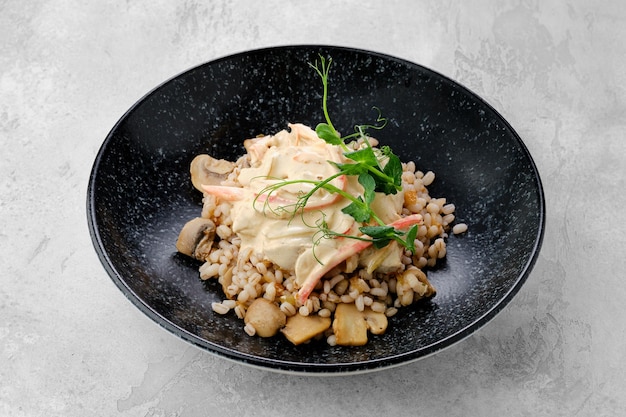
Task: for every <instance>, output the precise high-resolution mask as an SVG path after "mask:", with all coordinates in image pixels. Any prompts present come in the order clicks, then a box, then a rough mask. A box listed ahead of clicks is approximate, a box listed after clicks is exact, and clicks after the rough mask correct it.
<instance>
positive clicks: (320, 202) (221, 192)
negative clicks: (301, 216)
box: [202, 175, 347, 211]
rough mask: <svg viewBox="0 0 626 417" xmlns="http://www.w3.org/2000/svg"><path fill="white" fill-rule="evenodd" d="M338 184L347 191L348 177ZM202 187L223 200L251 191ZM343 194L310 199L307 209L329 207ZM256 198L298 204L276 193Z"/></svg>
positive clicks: (341, 179)
mask: <svg viewBox="0 0 626 417" xmlns="http://www.w3.org/2000/svg"><path fill="white" fill-rule="evenodd" d="M335 180H336V181H337V184H338V185H339V186H338V187H337V188H339V189H341V190H342V191H345V189H346V184H347V179H346V176H345V175H340V176H339V177H337V178H335ZM202 189H203V191H204V192H205V193H207V194H211V195H214V196H216V197H218V198H219V199H220V200H223V201H240V200H243V199H245V198H246V197H247V196H249V195H250V194H249V193H251V191H250V190H247V189H245V188H241V187H230V186H227V185H206V184H202ZM340 197H341V196H340V195H339V194H338V193H332V194H331V193H329V194H328V195H327V196H325V197H324V198H320V199H316V200H313V199H311V200H309V201H307V205H306V206H305V207H304V210H305V211H309V210H315V209H320V208H323V207H328V206H330V205H331V204H333V203H335V202H336V201H337V200H338V199H339V198H340ZM255 198H256V200H257V201H258V202H260V203H263V202H265V201H269V202H270V203H273V204H282V205H285V206H287V205H293V204H296V201H295V200H289V199H286V198H282V197H278V196H275V195H270V196H269V197H268V196H267V195H266V194H255Z"/></svg>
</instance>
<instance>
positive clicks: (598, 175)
mask: <svg viewBox="0 0 626 417" xmlns="http://www.w3.org/2000/svg"><path fill="white" fill-rule="evenodd" d="M556 3H557V2H540V1H538V0H535V1H532V0H528V1H520V0H507V1H500V0H498V1H496V0H492V1H483V2H471V4H470V2H464V4H461V2H460V1H459V2H454V1H430V2H429V1H410V0H397V1H385V2H383V1H378V2H367V1H362V0H359V1H347V0H344V1H337V0H333V1H329V0H314V1H311V0H307V1H297V2H296V1H293V2H288V1H276V0H274V1H265V2H263V1H239V2H235V1H230V0H229V1H225V0H222V1H207V2H200V1H180V2H174V1H165V0H157V1H109V2H82V1H71V0H66V1H41V0H29V1H28V2H26V1H23V0H4V1H0V140H1V142H0V144H1V145H2V146H1V151H0V279H1V281H0V415H3V416H5V415H6V416H85V415H102V416H110V415H121V416H214V415H215V416H218V415H219V416H224V417H225V416H245V415H259V416H270V415H272V416H273V415H294V414H295V415H299V416H314V415H331V413H332V415H336V416H349V415H395V416H401V415H406V416H409V415H410V416H414V415H429V416H502V415H507V416H533V417H537V416H598V415H600V416H616V415H626V396H625V395H624V393H625V392H626V301H625V300H626V282H625V280H624V278H625V277H624V274H625V273H624V271H625V269H626V268H625V266H626V265H625V263H626V261H625V256H624V255H625V249H626V226H625V225H624V222H623V220H622V219H621V216H620V214H619V213H624V206H625V203H626V197H625V196H626V193H625V192H624V189H625V188H626V184H625V178H626V164H625V157H626V141H625V140H624V136H625V134H626V91H625V89H624V88H625V85H626V69H625V68H626V55H625V52H626V46H624V43H623V39H624V38H626V9H625V8H624V5H623V3H622V2H621V1H617V0H613V1H608V0H607V1H561V2H558V4H556ZM302 43H323V44H335V45H342V46H354V47H359V48H364V49H371V50H375V51H380V52H385V53H388V54H392V55H396V56H399V57H401V58H405V59H408V60H411V61H414V62H417V63H419V64H422V65H425V66H428V67H430V68H432V69H434V70H436V71H439V72H441V73H443V74H445V75H448V76H450V77H452V78H453V79H455V80H457V81H459V82H460V83H462V84H464V85H465V86H467V87H469V88H470V89H472V90H473V91H475V92H476V93H478V94H479V95H481V96H482V97H484V98H485V99H486V100H487V101H488V102H489V103H490V104H492V105H493V106H494V107H495V108H496V109H497V110H498V111H500V112H501V113H502V114H503V116H504V117H505V118H506V119H507V120H508V121H509V122H510V123H511V124H512V125H513V127H514V128H515V129H516V130H517V131H518V133H519V134H520V135H521V136H522V138H523V139H524V141H525V143H526V144H527V146H528V148H529V149H530V151H531V153H532V155H533V157H534V158H535V162H536V163H537V165H538V168H539V171H540V173H541V175H542V178H543V181H544V187H545V192H546V196H547V212H548V219H547V228H546V236H545V241H544V245H543V250H542V252H541V255H540V256H539V259H538V261H537V265H536V267H535V269H534V271H533V273H532V274H531V276H530V278H529V279H528V281H527V283H526V285H525V286H524V287H523V288H522V290H521V291H520V293H519V294H518V295H517V296H516V298H515V299H514V300H513V301H512V303H511V304H510V305H509V306H508V307H507V308H506V309H505V310H504V311H503V312H501V313H500V314H499V315H497V316H496V318H495V319H494V320H493V321H492V322H491V323H490V324H488V325H487V326H486V327H484V328H483V329H481V330H480V331H478V332H477V333H475V334H473V335H472V336H471V337H469V338H468V339H466V340H464V341H463V342H461V343H459V344H456V345H454V346H453V347H451V348H449V349H447V350H445V351H443V352H440V353H439V354H436V355H434V356H431V357H428V358H426V359H423V360H421V361H418V362H416V363H412V364H409V365H406V366H403V367H399V368H395V369H390V370H386V371H382V372H377V373H374V374H368V375H360V376H350V377H347V378H341V377H335V378H312V377H302V376H286V375H281V374H276V373H271V372H268V371H263V370H257V369H251V368H249V367H245V366H241V365H238V364H235V363H232V362H229V361H225V360H223V359H220V358H216V357H214V356H211V355H210V354H207V353H204V352H202V351H199V350H198V349H196V348H194V347H191V346H189V345H188V344H186V343H185V342H183V341H181V340H179V339H178V338H176V337H175V336H172V335H170V334H169V333H167V332H165V331H164V330H162V329H161V328H160V327H158V326H157V325H156V324H154V323H153V322H151V321H150V320H149V319H148V318H147V317H146V316H144V315H143V314H142V313H140V312H139V311H138V310H137V309H136V308H135V307H133V306H132V305H131V303H130V302H128V301H127V300H126V299H125V298H124V296H123V295H122V293H121V292H120V291H119V290H118V289H117V288H116V287H115V285H114V284H113V283H112V282H111V281H110V279H109V278H108V277H107V275H106V273H105V271H104V269H103V268H102V266H101V265H100V263H99V261H98V259H97V257H96V254H95V251H94V249H93V247H92V244H91V241H90V238H89V233H88V230H87V222H86V216H85V195H86V188H87V181H88V176H89V172H90V169H91V165H92V163H93V159H94V157H95V155H96V153H97V151H98V149H99V147H100V145H101V143H102V141H103V139H104V137H105V136H106V134H107V133H108V131H109V130H110V129H111V127H112V126H113V124H114V123H115V122H116V121H117V120H118V118H119V117H121V115H122V114H123V113H124V111H125V110H126V109H128V108H129V107H130V106H131V105H132V104H133V103H134V102H135V101H136V100H137V99H139V98H140V97H141V96H142V95H144V94H145V93H146V92H147V91H149V90H150V89H152V88H153V87H154V86H156V85H157V84H159V83H161V82H162V81H164V80H165V79H168V78H170V77H172V76H174V75H176V74H178V73H179V72H181V71H183V70H185V69H187V68H189V67H191V66H195V65H197V64H200V63H202V62H205V61H208V60H211V59H214V58H218V57H221V56H224V55H228V54H231V53H235V52H240V51H243V50H247V49H251V48H258V47H265V46H275V45H284V44H302Z"/></svg>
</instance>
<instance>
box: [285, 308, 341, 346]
mask: <svg viewBox="0 0 626 417" xmlns="http://www.w3.org/2000/svg"><path fill="white" fill-rule="evenodd" d="M330 323H331V320H330V317H321V316H318V315H310V316H303V315H302V314H299V313H298V314H295V315H293V316H291V317H289V318H288V319H287V324H286V325H285V327H283V329H282V330H281V332H282V333H283V334H284V335H285V337H286V338H287V340H289V341H290V342H291V343H293V344H294V345H300V344H302V343H304V342H306V341H307V340H311V339H312V338H314V337H315V336H317V335H319V334H322V333H324V332H325V331H326V329H328V328H329V327H330Z"/></svg>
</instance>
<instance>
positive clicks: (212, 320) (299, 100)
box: [87, 46, 545, 374]
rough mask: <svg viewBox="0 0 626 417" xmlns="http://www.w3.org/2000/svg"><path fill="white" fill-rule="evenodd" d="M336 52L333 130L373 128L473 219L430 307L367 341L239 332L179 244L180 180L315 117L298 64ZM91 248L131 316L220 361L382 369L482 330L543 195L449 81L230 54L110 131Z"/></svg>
mask: <svg viewBox="0 0 626 417" xmlns="http://www.w3.org/2000/svg"><path fill="white" fill-rule="evenodd" d="M318 54H322V55H324V56H329V57H332V58H333V67H332V70H331V79H330V95H329V99H328V103H329V108H330V112H331V114H332V117H333V121H334V124H335V125H336V127H337V129H338V130H339V131H343V132H348V131H352V129H353V126H354V125H355V124H357V123H364V122H369V121H373V120H375V117H376V116H377V114H376V112H375V111H374V110H373V109H372V108H373V106H376V107H378V108H379V109H380V110H381V111H382V113H383V115H384V116H386V117H387V118H388V119H389V123H388V124H387V126H386V127H385V128H384V130H382V131H381V132H377V134H376V136H377V138H378V139H379V140H380V142H381V144H383V145H390V146H391V148H392V149H393V150H394V152H395V153H396V154H398V155H400V156H401V158H402V159H403V160H404V161H409V160H413V161H415V162H416V165H417V166H418V168H419V169H421V170H423V171H427V170H432V171H434V172H435V173H436V175H437V178H436V180H435V183H434V184H433V185H432V186H431V187H429V189H430V191H431V195H433V196H445V197H447V199H448V201H449V202H453V203H454V204H455V205H456V207H457V213H456V214H457V221H460V222H465V223H467V224H468V225H469V231H468V232H467V233H466V234H463V235H458V236H456V235H454V236H451V237H450V238H449V240H448V251H447V253H448V255H447V258H446V259H445V261H444V262H443V263H442V264H441V265H440V266H439V267H437V268H435V269H433V270H431V271H428V274H429V277H430V279H431V281H432V282H433V284H434V285H435V287H436V288H437V289H438V293H437V296H436V297H435V298H434V299H432V301H430V302H427V303H422V304H416V305H414V306H413V307H410V308H404V309H401V311H400V313H399V314H398V315H396V316H395V317H393V318H392V319H391V320H390V325H389V328H388V330H387V332H386V334H384V335H382V336H376V337H372V338H371V339H370V341H369V343H368V344H367V345H366V346H362V347H350V348H346V347H329V346H327V345H326V344H325V342H323V341H320V342H312V343H310V344H307V345H304V346H298V347H296V346H292V345H291V344H290V343H289V342H287V341H286V340H285V339H284V338H283V337H280V336H277V337H275V338H270V339H262V338H258V337H249V336H247V335H246V334H245V333H244V331H243V323H242V321H240V320H238V319H237V318H236V317H235V316H234V314H232V315H227V316H220V315H217V314H215V313H213V311H212V310H211V302H213V301H220V300H221V299H222V297H223V294H222V293H221V289H220V288H219V286H218V284H217V283H216V282H215V281H209V282H202V281H201V280H200V279H199V276H198V266H199V265H198V264H197V263H196V262H194V261H193V260H191V259H189V258H186V257H185V256H181V255H179V254H178V253H177V252H176V249H175V247H174V244H175V241H176V238H177V236H178V232H179V231H180V229H181V227H182V226H183V224H184V223H185V222H186V221H187V220H189V219H191V218H193V217H196V216H198V215H199V213H200V209H201V196H200V195H199V193H198V192H197V191H196V190H195V189H193V187H192V185H191V182H190V178H189V169H188V167H189V163H190V161H191V160H192V159H193V157H194V156H195V155H196V154H199V153H209V154H212V155H214V156H215V157H218V158H227V159H231V160H234V159H235V158H236V157H238V156H240V155H241V154H242V153H243V147H242V141H243V139H246V138H250V137H254V136H256V135H257V134H259V133H265V134H270V133H274V132H277V131H279V130H281V129H284V128H286V125H287V123H289V122H301V123H305V124H308V125H311V126H315V125H316V124H317V123H319V122H322V121H323V114H322V111H321V91H322V88H321V83H320V80H319V78H318V76H317V75H316V74H315V73H314V71H313V70H312V69H311V68H310V67H309V65H308V63H309V62H313V61H315V60H316V59H317V58H318ZM87 212H88V222H89V227H90V232H91V236H92V239H93V243H94V246H95V248H96V251H97V253H98V255H99V257H100V260H101V261H102V263H103V265H104V267H105V268H106V270H107V272H108V273H109V275H110V276H111V278H112V280H113V282H115V284H116V285H117V286H118V287H119V288H120V289H121V291H122V292H123V293H124V294H125V295H126V296H127V297H128V298H129V299H130V300H131V302H133V303H134V304H135V305H136V306H137V307H138V308H139V309H140V310H141V311H142V312H144V313H145V314H146V315H148V316H149V317H150V318H152V319H153V320H154V321H156V322H157V323H159V324H160V325H161V326H163V327H164V328H165V329H167V330H169V331H170V332H172V333H174V334H175V335H177V336H180V337H181V338H183V339H184V340H186V341H188V342H190V343H192V344H194V345H197V346H199V347H200V348H203V349H205V350H207V351H209V352H213V353H215V354H217V355H220V356H222V357H225V358H229V359H233V360H235V361H238V362H243V363H247V364H251V365H256V366H260V367H263V368H268V369H275V370H282V371H289V372H303V373H309V374H315V373H326V374H336V373H345V372H355V371H367V370H374V369H381V368H385V367H389V366H393V365H398V364H402V363H406V362H410V361H413V360H416V359H419V358H422V357H424V356H426V355H429V354H432V353H434V352H436V351H439V350H441V349H442V348H445V347H447V346H450V345H451V344H453V343H455V342H458V341H460V340H461V339H463V338H465V337H467V336H468V335H470V334H471V333H472V332H474V331H475V330H477V329H478V328H480V327H481V326H483V325H484V324H485V323H487V322H488V321H489V320H490V319H491V318H492V317H493V316H494V315H495V314H496V313H497V312H498V311H500V310H501V309H502V308H503V307H504V306H505V305H506V304H507V303H508V302H509V301H510V300H511V299H512V297H513V296H514V295H515V293H516V292H517V291H518V290H519V288H520V287H521V286H522V284H523V283H524V281H525V280H526V278H527V277H528V275H529V273H530V271H531V268H532V266H533V265H534V263H535V260H536V258H537V255H538V252H539V249H540V246H541V242H542V238H543V233H544V222H545V202H544V195H543V190H542V185H541V180H540V178H539V174H538V172H537V169H536V167H535V165H534V162H533V160H532V158H531V156H530V154H529V152H528V150H527V149H526V147H525V145H524V144H523V143H522V141H521V139H520V138H519V136H518V135H517V134H516V133H515V131H514V130H513V129H512V128H511V126H510V125H509V124H508V123H507V122H506V121H505V120H504V119H503V118H502V117H501V116H500V115H499V114H498V113H497V112H496V111H495V110H494V109H493V108H492V107H491V106H490V105H488V104H487V103H486V102H485V101H483V100H482V99H480V98H479V97H478V96H476V95H475V94H473V93H472V92H470V91H468V90H467V89H466V88H464V87H462V86H460V85H459V84H457V83H455V82H453V81H451V80H450V79H448V78H446V77H444V76H442V75H440V74H438V73H436V72H433V71H431V70H429V69H427V68H424V67H421V66H419V65H416V64H414V63H411V62H407V61H404V60H402V59H398V58H394V57H390V56H386V55H383V54H379V53H373V52H368V51H362V50H355V49H348V48H340V47H328V46H293V47H278V48H269V49H262V50H255V51H250V52H245V53H240V54H236V55H233V56H228V57H225V58H222V59H218V60H215V61H212V62H209V63H206V64H203V65H200V66H198V67H195V68H192V69H190V70H188V71H186V72H184V73H182V74H181V75H178V76H176V77H175V78H173V79H171V80H169V81H167V82H165V83H164V84H162V85H161V86H159V87H157V88H156V89H154V90H153V91H152V92H150V93H148V94H147V95H146V96H145V97H144V98H142V99H141V100H139V102H137V104H135V105H134V106H133V107H132V108H131V109H130V110H128V112H127V113H126V114H125V115H124V116H123V117H122V118H121V119H120V121H119V122H118V123H117V124H116V125H115V127H114V128H113V129H112V130H111V132H110V133H109V135H108V136H107V138H106V139H105V141H104V143H103V145H102V147H101V149H100V151H99V153H98V155H97V157H96V160H95V163H94V166H93V171H92V173H91V177H90V181H89V189H88V196H87Z"/></svg>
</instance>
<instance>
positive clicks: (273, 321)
mask: <svg viewBox="0 0 626 417" xmlns="http://www.w3.org/2000/svg"><path fill="white" fill-rule="evenodd" d="M243 320H244V323H246V324H250V325H252V327H254V330H255V331H256V334H257V335H258V336H261V337H272V336H274V335H275V334H276V333H277V332H278V330H279V329H280V328H281V327H283V326H284V325H285V321H286V316H285V313H283V312H282V311H281V310H280V308H279V307H278V306H277V305H276V304H274V303H272V302H271V301H268V300H266V299H265V298H257V299H256V300H254V301H253V302H252V304H250V307H248V310H246V316H245V317H244V319H243Z"/></svg>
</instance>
